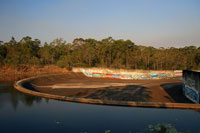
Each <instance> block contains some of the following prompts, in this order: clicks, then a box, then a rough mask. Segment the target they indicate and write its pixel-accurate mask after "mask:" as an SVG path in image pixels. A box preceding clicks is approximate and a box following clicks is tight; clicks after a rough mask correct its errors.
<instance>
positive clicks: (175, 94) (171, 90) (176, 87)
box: [160, 82, 193, 103]
mask: <svg viewBox="0 0 200 133" xmlns="http://www.w3.org/2000/svg"><path fill="white" fill-rule="evenodd" d="M160 86H161V87H162V88H163V89H164V90H165V91H166V92H167V93H168V94H169V95H170V97H171V98H172V99H173V101H172V102H176V103H193V102H192V101H190V100H189V99H187V98H186V97H185V96H184V95H183V90H182V86H183V84H182V83H180V82H178V83H166V84H161V85H160ZM167 98H168V97H167ZM171 98H168V99H169V100H170V99H171Z"/></svg>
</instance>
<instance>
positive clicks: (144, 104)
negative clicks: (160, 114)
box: [14, 77, 200, 109]
mask: <svg viewBox="0 0 200 133" xmlns="http://www.w3.org/2000/svg"><path fill="white" fill-rule="evenodd" d="M32 79H34V77H33V78H28V79H23V80H20V81H17V82H16V83H15V84H14V87H15V88H16V89H17V90H18V91H21V92H23V93H26V94H30V95H34V96H40V97H44V98H50V99H57V100H64V101H70V102H80V103H89V104H103V105H114V106H134V107H153V108H173V109H200V105H199V104H185V103H161V102H134V101H112V100H100V99H86V98H74V97H66V96H59V95H53V94H46V93H41V92H37V91H34V90H30V89H29V88H25V87H24V84H25V83H28V82H30V81H31V80H32Z"/></svg>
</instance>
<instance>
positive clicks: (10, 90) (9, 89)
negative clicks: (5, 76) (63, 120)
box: [0, 83, 42, 110]
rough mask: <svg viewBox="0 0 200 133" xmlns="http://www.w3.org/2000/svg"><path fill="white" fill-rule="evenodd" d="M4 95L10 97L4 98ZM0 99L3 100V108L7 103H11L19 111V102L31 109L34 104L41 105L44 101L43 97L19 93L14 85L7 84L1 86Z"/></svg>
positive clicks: (1, 102) (0, 103)
mask: <svg viewBox="0 0 200 133" xmlns="http://www.w3.org/2000/svg"><path fill="white" fill-rule="evenodd" d="M0 84H2V83H0ZM3 94H10V95H5V96H6V97H3ZM9 96H10V97H9ZM0 98H3V99H2V100H1V101H0V105H1V106H2V105H4V104H5V103H6V102H11V104H12V106H13V108H14V109H15V110H16V109H17V106H18V104H19V102H22V103H23V104H24V105H26V106H29V107H30V106H32V104H33V103H34V102H36V103H40V102H41V100H42V98H41V97H36V96H31V95H27V94H24V93H21V92H19V91H17V90H16V89H15V88H14V87H13V83H6V84H5V85H2V86H0Z"/></svg>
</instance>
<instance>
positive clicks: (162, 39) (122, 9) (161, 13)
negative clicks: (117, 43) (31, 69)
mask: <svg viewBox="0 0 200 133" xmlns="http://www.w3.org/2000/svg"><path fill="white" fill-rule="evenodd" d="M27 35H28V36H31V37H32V38H38V39H40V40H41V41H42V42H45V41H47V42H51V41H52V40H54V39H56V38H63V39H65V40H66V41H67V42H72V40H73V39H74V38H79V37H82V38H95V39H97V40H101V39H103V38H106V37H109V36H112V37H113V38H114V39H130V40H132V41H133V42H135V44H137V45H146V46H149V45H150V46H154V47H171V46H173V47H183V46H187V45H196V46H200V0H0V40H3V41H9V40H10V38H11V37H12V36H14V37H15V38H16V40H20V39H21V38H22V37H24V36H27Z"/></svg>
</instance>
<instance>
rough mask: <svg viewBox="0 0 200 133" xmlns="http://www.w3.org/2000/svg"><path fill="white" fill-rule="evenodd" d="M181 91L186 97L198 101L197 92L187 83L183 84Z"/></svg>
mask: <svg viewBox="0 0 200 133" xmlns="http://www.w3.org/2000/svg"><path fill="white" fill-rule="evenodd" d="M183 93H184V95H185V96H186V97H187V98H188V99H190V100H191V101H193V102H194V103H199V93H198V91H197V90H195V89H194V88H192V87H190V86H188V85H183Z"/></svg>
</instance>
